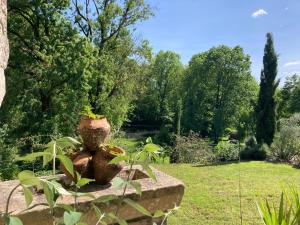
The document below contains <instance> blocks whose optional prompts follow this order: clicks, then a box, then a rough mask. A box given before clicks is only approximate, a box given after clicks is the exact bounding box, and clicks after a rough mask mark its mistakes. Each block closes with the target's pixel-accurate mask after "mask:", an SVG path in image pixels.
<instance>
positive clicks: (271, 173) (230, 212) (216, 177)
mask: <svg viewBox="0 0 300 225" xmlns="http://www.w3.org/2000/svg"><path fill="white" fill-rule="evenodd" d="M155 167H156V168H158V169H159V170H161V171H163V172H165V173H167V174H169V175H171V176H174V177H177V178H178V179H180V180H182V181H183V182H184V183H185V187H186V188H185V194H184V197H183V200H182V203H181V208H180V210H179V211H178V212H177V213H176V215H174V216H172V217H170V218H169V223H168V224H170V225H175V224H176V225H193V224H195V225H196V224H197V225H202V224H204V225H219V224H222V225H223V224H230V225H232V224H240V218H239V197H238V187H239V170H240V175H241V190H242V214H243V224H262V223H261V222H260V218H259V215H258V211H257V208H256V202H257V201H259V200H260V199H264V198H265V197H267V198H268V199H272V200H274V201H276V202H277V201H279V196H280V193H281V190H282V189H283V188H284V187H286V186H287V184H295V185H296V186H297V187H300V170H299V169H295V168H292V167H291V166H289V165H282V164H272V163H266V162H243V163H240V164H237V163H233V164H227V165H219V166H207V167H193V166H192V165H188V164H178V165H169V164H161V165H155Z"/></svg>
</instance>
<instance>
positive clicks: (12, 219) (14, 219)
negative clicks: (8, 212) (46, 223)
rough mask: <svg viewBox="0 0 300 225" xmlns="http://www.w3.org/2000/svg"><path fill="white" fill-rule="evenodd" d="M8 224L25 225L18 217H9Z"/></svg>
mask: <svg viewBox="0 0 300 225" xmlns="http://www.w3.org/2000/svg"><path fill="white" fill-rule="evenodd" d="M6 223H7V225H23V223H22V221H21V220H20V219H19V218H18V217H15V216H10V217H8V219H7V222H6Z"/></svg>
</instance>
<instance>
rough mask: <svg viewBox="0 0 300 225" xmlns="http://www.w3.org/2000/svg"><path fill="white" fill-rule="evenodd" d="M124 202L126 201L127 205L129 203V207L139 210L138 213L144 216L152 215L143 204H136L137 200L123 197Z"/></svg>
mask: <svg viewBox="0 0 300 225" xmlns="http://www.w3.org/2000/svg"><path fill="white" fill-rule="evenodd" d="M124 202H126V203H127V204H128V205H130V206H131V207H133V208H135V209H136V210H137V211H139V212H140V213H142V214H144V215H146V216H150V217H151V216H152V215H151V213H150V212H149V211H148V210H147V209H145V208H144V207H143V206H141V205H140V204H138V203H137V202H135V201H133V200H131V199H129V198H125V199H124Z"/></svg>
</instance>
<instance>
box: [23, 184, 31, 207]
mask: <svg viewBox="0 0 300 225" xmlns="http://www.w3.org/2000/svg"><path fill="white" fill-rule="evenodd" d="M22 188H23V193H24V197H25V202H26V206H27V207H29V206H30V204H31V203H32V200H33V198H32V192H31V191H30V189H29V188H28V187H26V186H23V185H22Z"/></svg>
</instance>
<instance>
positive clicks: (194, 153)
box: [170, 132, 214, 164]
mask: <svg viewBox="0 0 300 225" xmlns="http://www.w3.org/2000/svg"><path fill="white" fill-rule="evenodd" d="M213 160H214V155H213V153H212V148H211V147H210V146H209V143H208V142H207V141H206V140H204V139H202V138H201V137H200V136H199V135H198V134H197V133H194V132H191V133H190V134H189V135H188V136H176V138H175V145H174V148H173V151H172V153H171V156H170V162H171V163H201V164H206V163H208V162H211V161H213Z"/></svg>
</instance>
